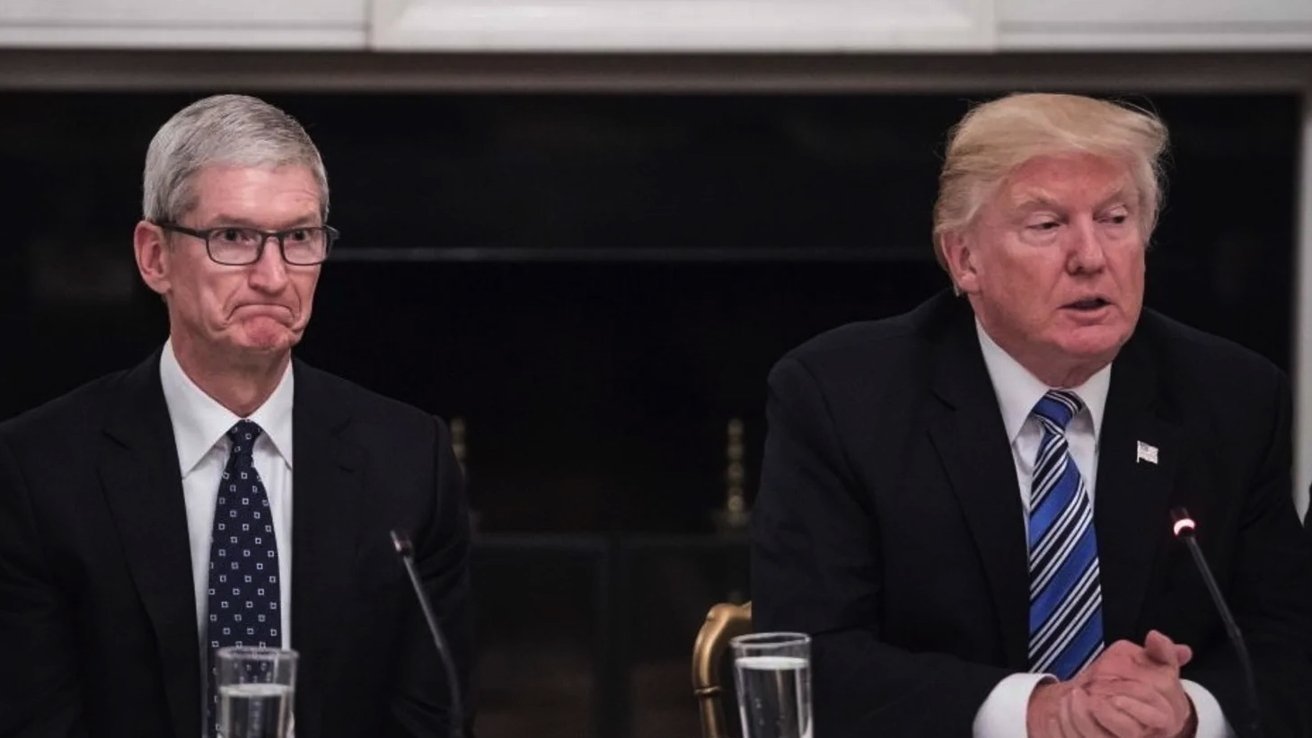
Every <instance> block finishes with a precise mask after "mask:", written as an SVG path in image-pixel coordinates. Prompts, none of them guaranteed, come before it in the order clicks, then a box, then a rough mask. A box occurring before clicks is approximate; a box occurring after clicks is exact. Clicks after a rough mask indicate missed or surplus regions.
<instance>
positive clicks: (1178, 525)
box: [1171, 507, 1198, 538]
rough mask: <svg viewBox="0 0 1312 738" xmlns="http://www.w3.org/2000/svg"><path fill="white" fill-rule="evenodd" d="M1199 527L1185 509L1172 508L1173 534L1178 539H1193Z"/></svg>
mask: <svg viewBox="0 0 1312 738" xmlns="http://www.w3.org/2000/svg"><path fill="white" fill-rule="evenodd" d="M1197 527H1198V526H1197V525H1196V524H1195V523H1194V519H1193V518H1192V517H1190V516H1189V511H1188V510H1186V509H1184V508H1183V507H1173V508H1171V532H1172V533H1173V534H1175V537H1176V538H1192V537H1193V535H1194V531H1195V529H1197Z"/></svg>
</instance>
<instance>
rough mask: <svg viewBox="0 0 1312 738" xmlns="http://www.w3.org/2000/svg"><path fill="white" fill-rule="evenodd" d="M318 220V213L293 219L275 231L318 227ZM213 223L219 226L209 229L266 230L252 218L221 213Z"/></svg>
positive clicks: (215, 217)
mask: <svg viewBox="0 0 1312 738" xmlns="http://www.w3.org/2000/svg"><path fill="white" fill-rule="evenodd" d="M318 220H319V216H318V214H317V213H316V214H315V215H306V216H304V217H301V218H295V219H293V220H290V221H287V222H286V223H283V224H282V226H281V227H279V228H275V229H274V230H275V231H286V230H292V229H295V228H305V227H308V226H317V225H319V223H318ZM212 221H213V222H214V223H217V224H218V225H212V226H207V227H209V228H222V227H224V226H233V227H236V228H253V229H255V230H257V231H259V230H264V226H263V224H261V223H256V222H255V221H253V220H251V219H250V218H241V217H237V216H232V215H225V214H223V213H219V214H218V215H216V216H214V218H213V219H212Z"/></svg>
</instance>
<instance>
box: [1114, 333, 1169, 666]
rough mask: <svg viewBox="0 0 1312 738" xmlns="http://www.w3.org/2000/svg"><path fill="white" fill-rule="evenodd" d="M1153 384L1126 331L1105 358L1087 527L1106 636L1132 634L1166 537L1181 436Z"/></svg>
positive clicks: (1142, 350) (1137, 343) (1147, 362)
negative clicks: (1107, 373)
mask: <svg viewBox="0 0 1312 738" xmlns="http://www.w3.org/2000/svg"><path fill="white" fill-rule="evenodd" d="M1137 335H1138V332H1136V336H1137ZM1157 389H1158V388H1157V375H1156V371H1155V369H1154V366H1153V363H1152V360H1151V357H1150V356H1149V355H1148V352H1147V348H1146V347H1145V346H1144V345H1143V342H1142V340H1136V339H1135V338H1132V339H1131V340H1130V341H1129V342H1128V343H1127V344H1126V345H1125V347H1124V348H1122V349H1121V352H1120V354H1119V355H1118V356H1117V357H1116V361H1115V363H1113V364H1112V379H1111V387H1110V389H1109V390H1108V394H1107V406H1106V409H1105V411H1104V415H1103V421H1102V429H1101V432H1100V434H1099V439H1098V478H1097V480H1096V488H1095V490H1094V526H1095V528H1096V530H1097V535H1098V562H1099V566H1100V568H1101V579H1102V594H1103V632H1104V634H1105V638H1106V641H1107V642H1108V643H1110V642H1112V641H1114V640H1116V639H1119V638H1129V639H1133V640H1138V639H1139V637H1140V633H1139V630H1138V627H1137V623H1138V621H1139V615H1140V611H1141V609H1142V607H1143V603H1144V600H1145V598H1146V596H1147V588H1148V581H1149V577H1150V574H1151V572H1152V570H1153V566H1152V563H1153V562H1154V561H1156V559H1157V556H1158V555H1159V554H1160V553H1161V547H1162V546H1163V545H1166V544H1168V543H1169V539H1170V536H1169V531H1170V518H1169V512H1168V508H1169V505H1170V493H1171V486H1172V484H1173V482H1174V479H1175V474H1176V471H1177V464H1178V460H1179V459H1180V457H1181V455H1182V454H1183V451H1184V449H1183V442H1184V440H1183V433H1182V432H1181V429H1180V427H1179V425H1177V424H1176V423H1175V422H1174V421H1173V420H1171V419H1168V418H1166V417H1164V416H1163V415H1162V414H1161V408H1160V407H1159V405H1158V403H1157V402H1156V400H1157ZM1140 443H1144V444H1146V445H1147V446H1151V447H1152V448H1155V449H1156V450H1157V458H1156V463H1152V462H1151V461H1149V460H1147V459H1143V460H1141V459H1140V458H1139V457H1140V454H1139V444H1140ZM1145 450H1146V449H1145Z"/></svg>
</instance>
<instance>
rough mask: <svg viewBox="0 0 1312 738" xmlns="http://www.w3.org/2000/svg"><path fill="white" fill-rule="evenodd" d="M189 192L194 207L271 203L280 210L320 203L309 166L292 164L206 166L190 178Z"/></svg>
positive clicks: (315, 182)
mask: <svg viewBox="0 0 1312 738" xmlns="http://www.w3.org/2000/svg"><path fill="white" fill-rule="evenodd" d="M190 189H191V194H192V199H193V202H194V203H195V205H196V207H198V208H205V207H207V206H215V205H223V204H227V205H233V204H242V205H245V206H247V207H258V206H261V205H264V204H272V203H271V201H273V200H277V201H278V204H279V205H280V206H283V207H286V206H288V205H293V204H299V205H301V206H305V207H310V208H317V207H318V203H319V200H320V192H319V185H318V182H317V180H316V179H315V176H314V173H313V172H312V171H311V170H310V169H309V167H305V166H301V165H294V164H289V165H283V166H244V165H232V164H207V165H205V166H203V167H201V168H200V169H198V170H197V171H196V173H195V174H194V175H193V176H192V178H191V183H190Z"/></svg>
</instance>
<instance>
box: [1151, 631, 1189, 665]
mask: <svg viewBox="0 0 1312 738" xmlns="http://www.w3.org/2000/svg"><path fill="white" fill-rule="evenodd" d="M1143 649H1144V651H1145V652H1146V653H1147V654H1148V658H1150V659H1152V660H1153V661H1156V662H1157V663H1159V664H1165V665H1167V666H1179V665H1180V661H1179V658H1178V655H1177V654H1176V649H1175V642H1174V641H1172V640H1171V639H1170V638H1168V637H1167V636H1166V634H1164V633H1162V632H1161V631H1157V630H1150V631H1148V637H1147V638H1145V639H1144V640H1143Z"/></svg>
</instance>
